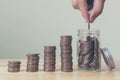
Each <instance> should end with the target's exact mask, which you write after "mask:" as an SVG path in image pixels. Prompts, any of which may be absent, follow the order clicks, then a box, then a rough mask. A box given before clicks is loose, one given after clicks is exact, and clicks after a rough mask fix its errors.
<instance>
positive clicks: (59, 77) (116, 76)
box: [0, 60, 120, 80]
mask: <svg viewBox="0 0 120 80" xmlns="http://www.w3.org/2000/svg"><path fill="white" fill-rule="evenodd" d="M7 61H8V60H0V80H120V66H119V64H120V62H119V61H117V65H116V69H114V70H112V71H109V70H108V69H107V67H106V66H104V63H103V65H102V69H101V72H82V71H78V70H77V65H76V63H74V67H73V68H74V71H73V72H61V71H60V63H59V61H57V64H56V71H55V72H44V71H43V61H40V63H39V69H40V70H39V71H38V72H26V60H20V61H21V62H22V64H21V71H20V72H16V73H10V72H7V68H8V67H7V64H8V62H7Z"/></svg>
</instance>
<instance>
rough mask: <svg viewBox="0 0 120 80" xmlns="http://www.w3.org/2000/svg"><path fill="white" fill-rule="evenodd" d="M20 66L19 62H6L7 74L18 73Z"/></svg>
mask: <svg viewBox="0 0 120 80" xmlns="http://www.w3.org/2000/svg"><path fill="white" fill-rule="evenodd" d="M20 64H21V62H20V61H8V72H19V71H20Z"/></svg>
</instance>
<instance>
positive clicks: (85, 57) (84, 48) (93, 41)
mask: <svg viewBox="0 0 120 80" xmlns="http://www.w3.org/2000/svg"><path fill="white" fill-rule="evenodd" d="M78 55H79V59H78V63H79V67H80V68H81V69H83V70H89V69H99V67H100V63H99V57H100V56H99V42H98V40H97V38H96V37H91V36H87V37H86V39H85V41H84V40H80V47H79V49H78Z"/></svg>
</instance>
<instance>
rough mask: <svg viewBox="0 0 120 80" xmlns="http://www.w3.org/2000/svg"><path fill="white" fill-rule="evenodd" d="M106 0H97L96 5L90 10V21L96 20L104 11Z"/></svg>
mask: <svg viewBox="0 0 120 80" xmlns="http://www.w3.org/2000/svg"><path fill="white" fill-rule="evenodd" d="M104 1H105V0H95V1H94V6H93V8H92V10H91V11H90V17H89V19H90V22H91V23H92V22H94V20H95V19H96V18H97V17H98V16H99V15H100V14H101V13H102V11H103V7H104Z"/></svg>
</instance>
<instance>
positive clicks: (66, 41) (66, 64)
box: [60, 35, 73, 72]
mask: <svg viewBox="0 0 120 80" xmlns="http://www.w3.org/2000/svg"><path fill="white" fill-rule="evenodd" d="M71 43H72V36H68V35H67V36H61V40H60V47H61V71H63V72H72V71H73V67H72V66H73V63H72V46H71Z"/></svg>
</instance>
